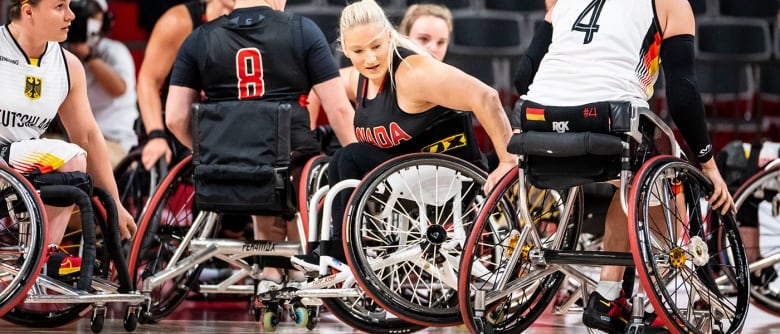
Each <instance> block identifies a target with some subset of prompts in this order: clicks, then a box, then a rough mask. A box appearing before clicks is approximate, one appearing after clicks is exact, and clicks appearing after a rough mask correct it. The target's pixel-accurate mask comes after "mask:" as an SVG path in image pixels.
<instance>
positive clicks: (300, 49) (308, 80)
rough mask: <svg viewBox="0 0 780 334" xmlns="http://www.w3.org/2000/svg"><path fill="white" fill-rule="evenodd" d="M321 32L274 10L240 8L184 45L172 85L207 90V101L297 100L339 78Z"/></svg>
mask: <svg viewBox="0 0 780 334" xmlns="http://www.w3.org/2000/svg"><path fill="white" fill-rule="evenodd" d="M338 75H339V74H338V67H337V65H336V63H335V60H334V59H333V56H332V54H331V53H330V48H329V46H328V44H327V42H326V41H325V37H324V35H323V34H322V31H320V30H319V28H317V27H316V25H314V23H313V22H311V21H310V20H308V19H306V18H302V17H300V16H296V15H293V14H289V13H284V12H280V11H275V10H272V9H271V8H270V7H265V6H264V7H252V8H240V9H235V10H234V11H233V12H232V13H231V14H230V15H227V16H223V17H220V18H219V19H216V20H213V21H211V22H209V23H206V24H204V25H202V26H201V27H200V28H198V29H197V30H196V31H194V32H193V34H192V35H190V36H189V37H188V38H187V40H185V42H184V44H183V45H182V49H181V50H180V52H179V55H178V57H177V59H176V64H175V66H174V75H173V78H172V79H171V84H172V85H177V86H184V87H189V88H193V89H196V90H203V91H204V92H205V95H206V98H207V100H208V101H212V102H217V101H226V100H247V99H265V100H274V101H280V100H298V99H299V98H300V97H301V96H305V95H306V94H308V92H309V90H310V89H311V87H312V86H313V85H315V84H318V83H320V82H323V81H326V80H329V79H332V78H335V77H337V76H338Z"/></svg>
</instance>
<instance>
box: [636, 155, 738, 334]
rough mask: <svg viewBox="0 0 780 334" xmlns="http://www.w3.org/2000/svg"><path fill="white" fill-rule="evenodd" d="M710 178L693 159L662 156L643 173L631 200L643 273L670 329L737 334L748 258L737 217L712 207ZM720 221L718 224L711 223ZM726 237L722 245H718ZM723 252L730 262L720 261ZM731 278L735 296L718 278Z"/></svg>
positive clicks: (639, 272) (644, 283) (652, 299)
mask: <svg viewBox="0 0 780 334" xmlns="http://www.w3.org/2000/svg"><path fill="white" fill-rule="evenodd" d="M711 192H712V183H711V182H710V181H709V180H708V179H707V178H706V177H705V176H704V174H702V172H701V171H700V170H699V169H698V168H696V167H694V166H693V165H691V164H690V163H688V162H687V161H684V160H681V159H678V158H674V157H670V156H658V157H654V158H652V159H650V160H649V161H647V162H645V164H644V165H642V167H641V168H640V169H639V171H637V173H636V176H635V177H634V181H633V184H632V188H631V191H630V194H629V200H628V220H629V234H630V237H629V239H630V242H631V248H632V253H633V255H634V263H635V264H636V269H637V277H638V278H639V280H640V282H641V284H642V286H643V287H644V291H645V293H646V294H647V297H648V299H649V300H650V303H651V304H652V305H653V308H654V309H655V312H656V314H657V315H658V317H660V319H662V320H663V321H664V322H665V324H666V326H667V328H669V329H670V330H672V332H687V333H709V332H716V331H717V332H721V333H738V332H740V330H741V329H742V326H743V325H744V322H745V319H746V317H747V309H748V303H749V302H750V295H749V290H748V284H749V283H748V271H747V257H746V255H745V249H744V247H743V244H742V240H741V238H740V235H739V231H738V228H737V225H736V223H735V221H734V216H733V214H731V213H728V214H726V215H721V214H720V213H719V212H715V211H713V210H710V208H709V206H708V205H707V204H706V203H707V201H706V199H707V197H708V195H709V194H710V193H711ZM716 218H717V221H718V222H719V224H713V222H714V219H716ZM718 238H722V239H723V241H722V242H717V241H718V240H717V239H718ZM723 254H726V255H727V256H729V257H731V258H733V259H734V263H733V264H732V265H727V264H725V265H724V264H722V263H721V262H720V261H718V259H719V257H720V256H722V255H723ZM722 274H726V276H728V277H732V278H733V280H732V282H731V283H732V284H733V288H734V294H735V296H734V297H729V296H726V295H725V294H724V293H723V292H722V291H721V290H720V287H719V286H718V284H717V283H716V278H717V277H718V276H719V275H722Z"/></svg>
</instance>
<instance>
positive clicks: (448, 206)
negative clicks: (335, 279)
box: [343, 154, 485, 326]
mask: <svg viewBox="0 0 780 334" xmlns="http://www.w3.org/2000/svg"><path fill="white" fill-rule="evenodd" d="M363 180H364V181H363V182H361V184H360V185H358V187H357V188H356V190H355V191H354V192H353V194H352V197H351V199H350V200H349V203H350V204H349V206H348V208H347V214H346V216H345V219H344V227H343V231H344V232H343V233H344V240H345V246H344V247H345V253H346V256H347V261H348V262H349V265H350V267H351V268H352V269H353V271H354V273H355V276H356V280H357V281H358V284H359V285H360V287H361V288H362V289H363V290H364V291H365V292H366V294H367V295H369V296H370V297H371V298H373V299H374V300H375V301H376V302H377V304H379V305H380V306H382V308H384V309H386V310H388V311H389V312H391V313H393V314H395V315H396V316H398V317H399V318H401V319H403V320H406V321H409V322H412V323H415V324H419V325H422V326H450V325H454V324H458V323H460V322H461V321H462V320H461V316H460V314H459V311H458V307H457V291H456V289H457V269H458V263H459V261H460V254H461V252H462V250H463V243H464V242H465V241H466V236H467V235H468V231H469V230H470V229H471V224H472V222H473V220H474V218H475V217H476V213H477V210H478V209H479V206H480V202H481V200H483V199H484V198H485V196H484V195H483V194H482V185H483V184H484V182H485V173H484V172H483V171H481V170H479V169H477V168H476V167H474V166H473V165H471V164H469V163H468V162H466V161H463V160H461V159H458V158H455V157H451V156H448V155H443V154H409V155H404V156H401V157H398V158H394V159H392V160H390V161H388V162H386V163H384V164H382V165H380V166H379V167H377V168H375V169H374V170H373V171H372V172H370V173H369V174H368V175H366V177H365V178H364V179H363Z"/></svg>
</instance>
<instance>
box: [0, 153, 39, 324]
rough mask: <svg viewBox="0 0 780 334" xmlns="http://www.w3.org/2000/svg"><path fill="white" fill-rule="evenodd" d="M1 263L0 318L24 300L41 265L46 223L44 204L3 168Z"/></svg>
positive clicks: (19, 178) (0, 189)
mask: <svg viewBox="0 0 780 334" xmlns="http://www.w3.org/2000/svg"><path fill="white" fill-rule="evenodd" d="M0 180H1V181H2V182H0V200H2V202H3V203H2V205H0V250H3V251H0V259H1V260H2V261H3V263H5V264H6V267H4V268H2V269H0V274H2V275H9V277H12V278H11V279H10V280H8V281H5V280H3V281H0V315H4V314H6V313H7V312H9V311H10V310H11V309H12V308H13V307H14V306H16V304H18V303H20V302H21V301H23V300H24V298H26V296H27V291H28V290H30V287H31V286H32V285H33V284H35V281H36V278H37V277H38V274H39V273H40V272H41V268H42V266H43V264H44V258H45V256H44V255H45V254H44V249H46V246H47V240H46V239H47V236H46V234H47V231H48V222H47V221H45V220H44V215H43V207H44V206H43V203H42V202H41V199H40V197H38V195H37V191H36V190H35V188H33V186H32V185H31V184H30V182H29V181H27V179H26V178H25V177H24V176H22V175H20V174H19V173H17V172H16V171H14V170H12V169H11V168H10V167H9V166H8V165H6V164H0Z"/></svg>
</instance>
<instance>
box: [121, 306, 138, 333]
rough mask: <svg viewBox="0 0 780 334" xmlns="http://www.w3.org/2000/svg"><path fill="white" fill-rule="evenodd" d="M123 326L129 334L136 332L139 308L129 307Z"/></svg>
mask: <svg viewBox="0 0 780 334" xmlns="http://www.w3.org/2000/svg"><path fill="white" fill-rule="evenodd" d="M122 325H123V326H124V328H125V330H126V331H128V332H132V331H135V328H136V327H138V308H136V307H130V306H128V307H127V309H126V310H125V318H124V320H123V321H122Z"/></svg>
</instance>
